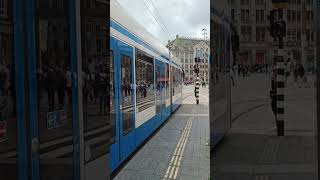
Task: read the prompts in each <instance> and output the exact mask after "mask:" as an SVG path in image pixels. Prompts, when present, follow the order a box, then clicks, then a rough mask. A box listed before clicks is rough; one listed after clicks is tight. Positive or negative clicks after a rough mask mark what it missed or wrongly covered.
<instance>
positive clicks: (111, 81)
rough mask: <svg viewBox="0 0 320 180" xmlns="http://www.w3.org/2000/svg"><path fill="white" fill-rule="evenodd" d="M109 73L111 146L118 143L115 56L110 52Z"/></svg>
mask: <svg viewBox="0 0 320 180" xmlns="http://www.w3.org/2000/svg"><path fill="white" fill-rule="evenodd" d="M109 62H110V63H109V64H110V66H109V71H108V77H107V79H108V80H109V84H108V88H107V89H108V90H107V101H108V102H107V112H108V114H107V116H109V117H108V119H109V121H110V127H111V140H110V141H111V144H113V143H115V142H116V113H115V89H114V54H113V51H112V50H110V57H109Z"/></svg>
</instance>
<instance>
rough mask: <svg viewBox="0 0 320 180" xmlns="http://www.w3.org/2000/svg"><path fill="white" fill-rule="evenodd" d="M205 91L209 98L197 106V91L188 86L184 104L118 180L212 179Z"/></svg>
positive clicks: (120, 173)
mask: <svg viewBox="0 0 320 180" xmlns="http://www.w3.org/2000/svg"><path fill="white" fill-rule="evenodd" d="M205 91H206V89H205V88H203V89H202V88H201V89H200V98H201V96H206V97H207V98H205V97H202V98H203V100H200V104H199V105H195V100H193V99H195V98H194V94H193V88H192V87H191V86H189V87H184V89H183V98H184V101H183V105H182V106H181V107H180V108H179V109H178V110H177V111H176V112H175V113H174V114H173V115H172V116H171V117H170V119H169V120H168V121H167V123H166V124H165V125H164V126H163V127H161V129H160V130H159V131H158V132H157V133H156V134H155V135H154V136H153V137H152V138H151V139H150V140H149V141H148V142H147V143H146V144H145V145H144V146H143V147H142V148H141V149H140V150H139V151H138V152H137V153H136V154H135V156H134V157H133V158H132V159H131V160H130V161H129V162H128V163H127V164H126V165H125V166H124V168H123V169H122V170H121V171H120V172H119V174H117V176H116V177H115V178H114V180H145V179H148V180H160V179H161V180H169V179H170V180H175V179H177V180H178V179H181V180H208V178H209V173H210V169H209V168H210V147H209V146H208V144H207V143H208V142H209V126H208V124H209V117H208V104H204V102H205V101H204V100H205V99H208V94H206V93H205ZM201 92H202V93H201ZM201 102H202V103H201Z"/></svg>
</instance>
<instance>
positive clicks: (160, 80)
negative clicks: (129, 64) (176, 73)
mask: <svg viewBox="0 0 320 180" xmlns="http://www.w3.org/2000/svg"><path fill="white" fill-rule="evenodd" d="M155 72H156V76H155V78H156V81H155V82H156V116H157V117H156V118H157V122H158V124H161V122H163V120H164V118H165V117H164V116H163V114H162V111H163V109H164V108H165V100H166V99H165V93H166V91H165V90H166V89H165V85H166V84H165V64H164V63H162V62H161V61H159V60H156V61H155Z"/></svg>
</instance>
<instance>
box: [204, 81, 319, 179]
mask: <svg viewBox="0 0 320 180" xmlns="http://www.w3.org/2000/svg"><path fill="white" fill-rule="evenodd" d="M241 81H242V82H241V83H240V84H239V86H238V91H239V92H235V91H233V93H232V95H233V105H232V113H233V123H232V128H231V129H230V131H229V133H228V134H227V135H226V136H225V137H224V138H223V140H222V141H221V142H220V143H219V144H218V145H217V146H216V147H215V149H214V150H213V151H212V152H211V153H210V156H211V158H212V159H211V169H210V170H211V179H215V180H301V179H303V180H315V179H316V177H317V173H316V172H317V166H316V136H315V132H316V131H315V127H316V126H315V123H316V122H315V121H316V106H315V96H314V93H313V92H314V89H312V88H301V89H300V88H290V89H287V90H286V93H287V96H286V99H287V101H286V104H285V114H286V115H285V119H286V121H285V136H284V137H278V136H276V129H275V117H274V115H273V113H272V111H271V107H270V100H268V99H267V98H265V96H266V95H265V94H266V91H268V90H269V88H268V85H267V81H266V79H261V77H259V76H251V77H248V78H247V79H246V80H241ZM268 82H269V81H268ZM251 83H253V84H258V86H257V87H254V88H251V89H250V88H248V87H252V86H249V85H250V84H251ZM259 83H260V84H259ZM263 84H265V86H264V85H263ZM233 90H234V89H233ZM242 94H246V95H243V96H242ZM237 102H238V103H237Z"/></svg>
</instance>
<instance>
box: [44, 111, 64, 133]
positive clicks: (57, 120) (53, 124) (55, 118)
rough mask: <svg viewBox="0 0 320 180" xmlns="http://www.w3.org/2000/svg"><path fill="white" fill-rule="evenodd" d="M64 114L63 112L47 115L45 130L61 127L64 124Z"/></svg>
mask: <svg viewBox="0 0 320 180" xmlns="http://www.w3.org/2000/svg"><path fill="white" fill-rule="evenodd" d="M66 119H67V117H66V113H65V111H64V110H61V111H53V112H48V113H47V128H48V129H54V128H58V127H61V126H63V125H64V124H65V122H66Z"/></svg>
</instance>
